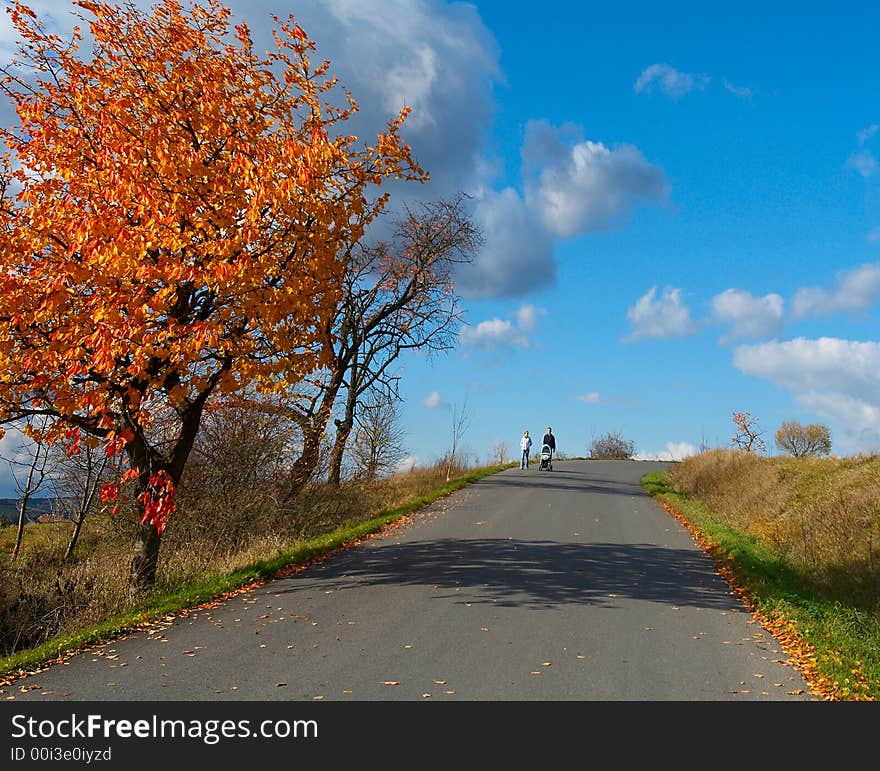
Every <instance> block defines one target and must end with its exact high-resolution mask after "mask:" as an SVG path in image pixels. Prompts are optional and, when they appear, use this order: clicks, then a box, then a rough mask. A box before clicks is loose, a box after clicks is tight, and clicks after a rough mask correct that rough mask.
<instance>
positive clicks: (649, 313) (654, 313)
mask: <svg viewBox="0 0 880 771" xmlns="http://www.w3.org/2000/svg"><path fill="white" fill-rule="evenodd" d="M656 295H657V287H656V286H652V287H651V288H650V289H649V290H648V291H647V292H646V293H645V294H644V295H643V296H642V297H640V298H639V299H638V300H637V301H636V304H635V305H633V306H632V307H631V308H630V309H629V310H628V311H627V314H626V317H627V319H629V321H630V324H631V325H632V330H631V332H630V334H629V335H627V337H625V338H624V342H632V341H634V340H639V339H641V338H645V337H653V338H676V337H685V336H686V335H691V334H693V333H694V332H696V325H695V324H694V322H693V321H692V319H691V316H690V311H689V310H688V308H687V306H685V305H684V304H683V303H682V301H681V289H673V288H671V287H666V288H665V289H664V290H663V294H662V296H661V297H659V298H658V297H657V296H656Z"/></svg>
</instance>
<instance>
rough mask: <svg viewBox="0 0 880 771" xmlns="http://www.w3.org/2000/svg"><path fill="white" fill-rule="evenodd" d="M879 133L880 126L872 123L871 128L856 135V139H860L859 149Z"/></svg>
mask: <svg viewBox="0 0 880 771" xmlns="http://www.w3.org/2000/svg"><path fill="white" fill-rule="evenodd" d="M878 131H880V124H877V123H872V124H871V125H870V126H868V127H867V128H864V129H862V130H861V131H860V132H859V133H858V134H856V139H858V142H859V147H861V146H862V145H863V144H865V142H867V141H868V140H869V139H870V138H871V137H873V136H874V134H876V133H877V132H878Z"/></svg>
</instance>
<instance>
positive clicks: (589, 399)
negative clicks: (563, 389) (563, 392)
mask: <svg viewBox="0 0 880 771" xmlns="http://www.w3.org/2000/svg"><path fill="white" fill-rule="evenodd" d="M574 398H575V399H577V400H578V401H579V402H584V403H586V404H598V403H599V402H601V401H602V397H601V396H599V394H598V393H596V392H595V391H593V392H592V393H588V394H578V395H577V396H575V397H574Z"/></svg>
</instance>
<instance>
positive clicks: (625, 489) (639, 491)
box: [475, 469, 648, 497]
mask: <svg viewBox="0 0 880 771" xmlns="http://www.w3.org/2000/svg"><path fill="white" fill-rule="evenodd" d="M475 485H479V486H480V487H528V488H534V487H537V488H540V489H542V490H567V491H569V492H572V491H578V492H584V493H598V494H600V495H638V496H643V497H644V496H647V495H648V493H647V492H646V491H645V488H644V487H642V485H641V484H640V483H638V482H624V481H621V480H619V479H597V478H596V477H593V476H588V475H586V474H583V473H578V472H576V471H537V470H534V469H532V470H531V471H519V470H518V469H517V470H516V471H515V472H513V473H511V472H506V473H503V474H493V475H492V476H489V477H484V478H483V479H480V480H479V481H478V482H476V483H475Z"/></svg>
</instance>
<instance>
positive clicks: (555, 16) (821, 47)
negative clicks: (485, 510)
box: [0, 0, 880, 462]
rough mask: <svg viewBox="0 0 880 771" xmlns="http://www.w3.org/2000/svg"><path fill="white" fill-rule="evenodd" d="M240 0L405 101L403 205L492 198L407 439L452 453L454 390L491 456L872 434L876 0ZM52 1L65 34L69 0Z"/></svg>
mask: <svg viewBox="0 0 880 771" xmlns="http://www.w3.org/2000/svg"><path fill="white" fill-rule="evenodd" d="M139 4H141V5H143V6H147V5H149V3H148V2H141V1H140V0H139ZM227 4H228V5H230V7H232V9H233V11H234V12H235V14H236V17H237V18H238V19H242V20H246V21H247V22H248V24H249V25H250V27H251V28H252V30H253V32H254V35H255V37H256V38H257V39H258V40H262V41H268V34H269V29H270V28H271V24H272V22H271V15H272V14H273V13H275V14H280V15H284V16H286V15H287V14H288V13H293V14H294V16H295V17H296V19H297V20H298V21H299V23H300V24H301V25H302V26H303V27H304V29H305V30H306V32H307V33H308V34H309V35H310V36H311V37H313V38H314V39H315V40H316V41H317V43H318V50H319V54H320V55H322V56H324V57H326V58H328V59H330V60H331V62H332V71H333V72H334V73H335V74H337V75H338V76H339V77H340V80H341V81H342V82H343V83H344V84H345V85H346V86H347V87H348V88H349V89H350V90H351V91H352V93H353V95H354V96H355V98H356V99H357V100H358V102H359V103H360V105H361V108H362V110H361V113H360V114H359V116H358V118H357V124H356V128H357V132H358V133H361V134H362V135H363V136H365V137H366V136H368V135H369V132H370V130H373V131H375V129H376V128H377V127H378V126H380V125H381V124H382V123H383V122H384V120H386V119H387V118H388V117H389V116H390V115H391V114H393V113H395V112H396V111H398V110H399V109H400V108H401V107H402V106H403V105H405V104H406V105H410V106H411V107H412V109H413V112H412V115H411V117H410V119H409V121H408V123H407V126H406V128H405V131H404V135H405V136H406V138H407V140H408V141H409V142H410V143H411V144H412V146H413V148H414V151H415V155H416V157H417V160H418V161H419V162H420V163H421V165H422V166H423V167H425V168H426V169H427V170H428V171H429V172H430V174H431V182H430V183H429V184H428V185H426V186H422V187H419V189H417V190H413V189H411V187H404V188H401V189H398V190H396V191H395V195H396V199H395V200H396V201H398V202H403V201H405V200H407V199H408V198H409V199H412V198H415V197H421V198H438V197H441V196H451V195H454V194H456V193H458V192H465V193H467V194H468V195H470V196H471V197H472V207H473V208H472V212H473V217H474V220H475V221H476V222H477V224H478V225H479V226H480V228H481V230H482V232H483V235H484V239H485V244H484V246H483V247H482V250H481V252H480V254H479V255H478V257H477V259H476V260H475V261H474V263H473V264H471V265H468V266H466V267H465V268H464V269H462V271H461V272H460V274H459V275H458V281H457V283H458V289H459V292H460V293H461V295H462V296H463V298H464V301H465V302H464V305H465V308H466V317H467V322H468V326H467V327H466V328H465V329H463V330H462V333H461V336H460V344H459V346H458V348H457V350H455V351H453V352H451V353H449V354H447V355H445V356H440V357H433V358H431V359H428V358H425V357H422V356H419V355H413V356H410V357H408V358H407V359H406V360H405V361H403V362H402V376H403V380H402V388H401V391H402V396H403V397H404V400H405V401H404V404H403V406H402V410H401V413H402V416H403V422H404V425H405V429H406V431H407V435H408V437H407V438H408V450H409V453H410V454H411V456H412V457H414V458H417V459H418V460H419V461H421V462H430V461H432V460H434V459H435V458H437V457H438V456H439V455H441V454H442V453H443V452H444V450H445V449H446V448H447V447H448V446H449V445H450V443H451V432H452V415H453V412H454V408H458V409H459V410H461V409H465V410H466V412H467V414H468V416H469V418H470V423H469V428H468V432H467V434H466V436H465V440H464V443H465V445H466V446H467V447H468V448H469V450H470V451H471V452H472V453H473V454H474V455H476V456H477V457H478V458H479V459H480V460H485V459H486V458H487V456H488V455H489V454H490V453H491V452H492V449H493V447H495V446H496V445H497V444H498V443H499V442H505V443H506V444H507V446H508V447H509V448H510V449H511V451H512V450H513V449H514V448H515V447H517V446H518V439H519V436H521V434H522V432H523V430H525V429H529V430H530V432H532V433H533V434H538V435H540V434H541V433H543V429H544V428H545V427H546V426H547V425H552V426H553V427H554V433H556V434H557V436H558V444H559V448H560V449H561V450H564V451H565V452H567V453H569V454H572V455H583V454H585V453H586V451H587V447H588V445H589V442H590V439H591V437H593V436H597V435H599V434H602V433H605V432H607V431H614V432H618V431H619V432H620V433H622V434H623V435H624V437H625V438H628V439H631V440H632V441H634V443H635V445H636V447H637V448H638V450H639V452H640V454H641V455H643V456H645V457H669V456H670V455H672V456H675V457H680V456H681V455H683V454H687V453H689V452H692V451H693V450H694V449H695V448H697V447H698V446H699V445H700V444H701V443H706V444H709V445H712V446H719V445H727V444H728V442H729V440H730V437H731V435H732V430H733V424H732V421H731V415H732V413H733V412H735V411H748V412H751V413H752V414H753V415H757V416H758V417H759V419H760V426H761V427H763V428H764V429H765V431H766V433H767V437H768V438H772V434H773V432H774V431H775V429H776V428H777V427H778V425H779V424H780V423H781V422H782V421H783V420H786V419H795V420H800V421H802V422H807V421H808V422H813V421H821V422H825V423H827V424H829V425H830V426H831V429H832V438H833V443H834V449H835V451H837V452H839V453H840V454H848V453H855V452H860V451H870V450H874V449H880V339H878V333H877V305H878V303H880V163H878V158H880V67H878V56H877V41H876V30H877V28H878V23H880V7H876V6H872V4H868V3H864V2H859V3H847V2H841V3H837V4H835V6H834V8H833V10H832V11H829V10H828V9H825V10H823V11H822V12H821V13H820V11H819V10H818V9H813V8H812V7H811V6H809V4H807V5H804V4H800V3H799V4H795V3H787V2H778V3H773V4H767V3H757V2H751V0H748V1H747V2H742V3H739V4H737V6H736V13H733V14H730V13H728V12H727V11H726V10H719V9H717V8H713V7H712V6H714V4H702V5H701V6H696V7H695V4H693V3H683V2H667V3H663V4H657V3H653V2H617V3H602V4H589V5H586V4H583V3H581V2H576V1H575V0H571V1H570V2H554V1H553V0H549V1H548V2H545V3H542V4H540V5H539V6H535V5H534V4H533V3H528V4H527V3H522V2H512V1H511V0H480V1H478V2H475V3H448V2H443V1H441V0H303V1H297V0H227ZM32 7H34V8H35V9H37V10H38V11H39V12H40V13H41V14H47V18H49V19H50V23H51V24H53V25H55V26H56V27H58V29H59V30H61V31H63V30H65V29H68V28H69V27H70V25H71V18H70V17H69V15H68V14H67V9H68V8H69V7H70V5H69V3H68V1H67V0H35V1H34V2H32ZM3 24H4V26H0V45H2V46H3V47H4V49H5V50H9V46H10V44H11V33H10V30H9V26H8V24H7V23H6V22H5V20H3ZM264 47H265V46H264ZM768 445H772V441H768Z"/></svg>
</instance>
